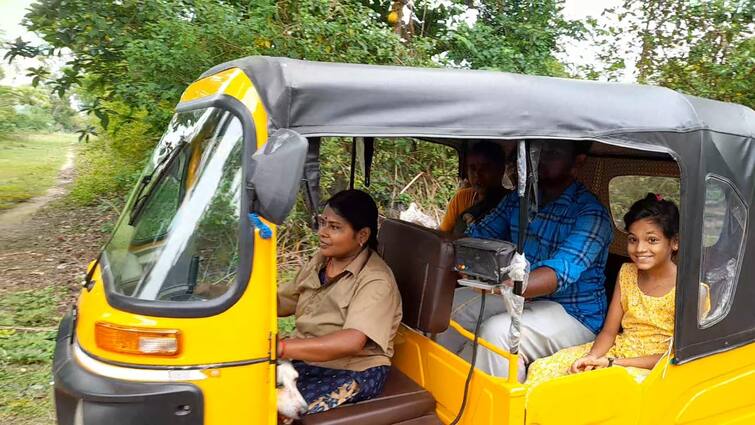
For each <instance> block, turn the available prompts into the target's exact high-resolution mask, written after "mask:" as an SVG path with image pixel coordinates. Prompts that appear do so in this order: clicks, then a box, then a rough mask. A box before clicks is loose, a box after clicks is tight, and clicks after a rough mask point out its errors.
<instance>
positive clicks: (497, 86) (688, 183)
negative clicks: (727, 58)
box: [202, 57, 755, 362]
mask: <svg viewBox="0 0 755 425" xmlns="http://www.w3.org/2000/svg"><path fill="white" fill-rule="evenodd" d="M229 68H240V69H242V70H243V71H244V72H245V73H246V74H247V75H248V76H249V78H250V79H251V80H252V81H253V82H254V85H255V87H256V89H257V90H258V92H259V94H260V96H261V98H262V102H263V104H264V105H265V108H266V109H267V112H268V114H269V118H270V122H269V125H270V126H271V127H272V129H276V128H288V129H292V130H295V131H297V132H299V133H300V134H302V135H304V136H321V135H322V136H324V135H330V136H392V135H395V136H415V137H422V138H427V139H431V140H436V141H437V140H438V139H442V138H444V139H445V140H446V141H448V143H449V144H452V143H457V144H458V139H462V138H492V139H521V138H550V139H592V140H597V141H599V142H603V143H606V144H609V145H614V146H620V147H623V148H630V149H635V150H637V149H638V150H641V151H652V152H656V153H660V154H662V156H663V157H664V158H666V159H667V160H668V159H669V157H668V156H667V155H666V154H668V155H671V157H673V159H674V160H675V161H676V163H677V164H678V166H679V170H680V174H681V192H682V193H681V194H682V199H681V205H680V212H681V223H680V234H681V235H683V237H682V238H681V241H680V252H679V256H678V258H679V265H678V273H679V282H681V284H680V285H679V286H678V287H677V293H676V308H677V315H676V317H677V321H676V323H677V326H676V329H675V333H674V350H675V358H676V361H681V362H685V361H689V360H692V359H695V358H697V357H700V356H703V355H706V354H710V353H714V352H717V351H722V350H726V349H731V348H733V347H737V346H740V345H744V344H748V343H750V342H752V341H755V315H753V314H752V306H751V300H752V299H753V298H755V284H752V282H755V262H753V261H741V259H745V258H753V256H754V255H755V237H752V232H749V231H748V230H749V227H750V226H747V225H745V226H744V228H743V229H741V230H740V231H739V234H744V235H745V239H744V241H743V243H742V251H741V252H740V262H739V265H740V270H739V274H738V282H739V283H738V286H737V289H736V297H735V298H734V301H733V302H732V304H731V309H730V311H729V313H728V315H727V316H726V317H724V318H723V319H722V320H721V321H720V322H719V323H717V324H716V325H715V326H711V327H709V328H704V329H703V328H700V327H698V326H697V305H698V293H699V288H698V285H697V282H699V281H700V278H701V276H700V270H701V253H702V241H703V226H702V224H701V223H703V221H704V217H703V208H704V206H706V205H707V202H706V184H707V182H708V179H709V178H714V179H718V180H720V181H722V182H725V184H728V185H731V187H733V189H734V191H736V194H737V197H738V198H739V199H741V201H742V202H743V205H744V206H745V207H746V208H747V209H748V210H747V211H748V212H747V223H752V222H753V221H754V220H755V208H752V207H751V205H752V203H753V198H754V197H755V143H754V142H755V140H754V139H755V112H753V110H751V109H749V108H747V107H744V106H741V105H735V104H730V103H724V102H716V101H713V100H708V99H702V98H698V97H693V96H686V95H683V94H681V93H677V92H675V91H673V90H669V89H665V88H661V87H651V86H641V85H630V84H614V83H600V82H593V81H578V80H568V79H560V78H549V77H537V76H528V75H517V74H510V73H504V72H487V71H471V70H455V69H428V68H404V67H395V66H375V65H355V64H336V63H317V62H307V61H300V60H292V59H285V58H270V57H249V58H244V59H239V60H236V61H232V62H227V63H224V64H221V65H218V66H216V67H214V68H212V69H210V70H209V71H207V72H206V73H204V74H203V75H202V77H206V76H209V75H212V74H215V73H218V72H220V71H223V70H226V69H229ZM630 172H631V171H630Z"/></svg>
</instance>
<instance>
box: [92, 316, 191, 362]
mask: <svg viewBox="0 0 755 425" xmlns="http://www.w3.org/2000/svg"><path fill="white" fill-rule="evenodd" d="M94 335H95V342H96V343H97V346H98V347H100V348H102V349H103V350H108V351H112V352H115V353H124V354H142V355H143V354H147V355H154V356H177V355H178V354H179V353H180V351H181V333H180V332H179V331H177V330H174V329H149V328H135V327H125V326H118V325H114V324H112V323H105V322H97V323H96V324H95V326H94Z"/></svg>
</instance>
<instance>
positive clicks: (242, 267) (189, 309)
mask: <svg viewBox="0 0 755 425" xmlns="http://www.w3.org/2000/svg"><path fill="white" fill-rule="evenodd" d="M209 107H216V108H220V109H223V110H227V111H229V112H231V113H232V114H233V115H234V116H236V117H237V118H238V119H239V120H240V121H241V126H242V131H243V134H244V149H243V150H244V152H243V159H242V178H243V179H244V180H243V181H247V177H248V173H249V166H250V164H249V160H250V158H251V157H252V154H254V152H255V151H256V150H257V133H256V131H255V127H254V121H252V114H251V111H249V108H247V107H246V106H245V105H244V104H243V103H241V101H239V100H238V99H236V98H235V97H232V96H228V95H225V94H219V95H212V96H208V97H206V98H202V99H198V100H193V101H191V102H183V103H179V104H178V106H176V112H188V111H192V110H196V109H201V108H209ZM248 205H249V197H248V193H247V191H246V190H242V192H241V203H240V208H241V211H240V214H239V217H240V220H239V227H240V234H239V257H240V262H239V272H238V274H237V276H236V285H234V287H233V288H232V289H231V290H229V291H227V292H226V293H225V294H223V295H221V296H220V297H218V298H215V299H212V300H207V301H181V302H177V301H173V302H168V301H153V300H142V299H139V298H134V297H129V296H126V295H123V294H119V293H117V292H115V291H114V289H113V287H112V283H110V282H109V279H108V278H107V273H102V276H103V281H104V284H105V295H106V297H107V301H108V304H110V305H111V306H113V307H115V308H117V309H119V310H123V311H127V312H130V313H136V314H144V315H148V316H156V317H178V318H189V317H208V316H214V315H216V314H220V313H222V312H224V311H226V310H228V309H229V308H230V307H231V306H232V305H234V304H235V303H236V301H238V300H239V298H241V295H242V294H243V293H244V291H245V290H246V287H247V285H248V283H249V278H250V277H251V275H252V257H253V254H254V237H253V236H252V234H253V232H252V227H251V225H250V223H249V220H247V219H246V216H247V208H248ZM102 262H103V263H106V262H107V255H105V256H103V261H102ZM105 268H106V267H105Z"/></svg>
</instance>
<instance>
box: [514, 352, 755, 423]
mask: <svg viewBox="0 0 755 425" xmlns="http://www.w3.org/2000/svg"><path fill="white" fill-rule="evenodd" d="M527 424H539V425H546V424H641V425H655V424H679V425H681V424H689V425H693V424H694V425H702V424H755V344H750V345H747V346H744V347H740V348H737V349H734V350H731V351H728V352H725V353H719V354H715V355H712V356H708V357H705V358H703V359H699V360H695V361H693V362H690V363H686V364H683V365H673V364H670V362H669V360H668V358H667V357H664V358H663V359H661V361H660V362H659V363H658V366H656V367H655V368H654V369H653V370H652V371H651V372H650V375H648V376H647V377H646V378H645V380H644V381H642V383H638V382H637V381H635V380H634V378H632V377H631V376H630V375H629V373H628V372H627V371H626V370H625V369H623V368H620V367H615V368H608V369H603V370H598V371H595V372H589V373H583V374H579V375H571V376H565V377H562V378H558V379H555V380H553V381H551V382H546V383H543V384H542V385H540V386H538V387H537V388H535V389H534V390H533V391H532V393H531V394H530V396H529V398H528V400H527Z"/></svg>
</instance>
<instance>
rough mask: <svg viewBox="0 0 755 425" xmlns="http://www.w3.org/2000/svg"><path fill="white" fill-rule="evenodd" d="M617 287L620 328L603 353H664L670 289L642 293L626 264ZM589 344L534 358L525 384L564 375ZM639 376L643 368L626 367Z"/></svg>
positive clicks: (670, 325) (671, 327) (668, 338)
mask: <svg viewBox="0 0 755 425" xmlns="http://www.w3.org/2000/svg"><path fill="white" fill-rule="evenodd" d="M619 285H620V286H619V287H620V288H621V308H622V309H623V310H624V317H623V318H622V319H621V327H622V328H623V331H622V332H621V333H619V334H618V335H617V336H616V341H615V342H614V345H613V347H611V349H610V350H608V353H606V356H609V357H618V358H627V357H641V356H649V355H652V354H660V353H665V352H666V351H667V350H668V348H669V342H670V341H671V336H672V334H673V332H674V292H675V289H672V290H670V291H669V292H668V293H666V295H663V296H661V297H651V296H649V295H645V294H644V293H643V292H642V291H641V290H640V288H639V287H638V286H637V266H636V265H635V264H634V263H627V264H624V265H623V266H621V271H619ZM590 348H592V343H587V344H583V345H578V346H576V347H570V348H566V349H563V350H561V351H559V352H557V353H556V354H554V355H552V356H550V357H546V358H543V359H539V360H536V361H535V362H533V363H532V365H530V368H529V373H528V375H527V381H526V385H528V386H530V389H531V388H532V387H534V386H536V385H538V384H540V383H542V382H545V381H548V380H551V379H553V378H556V377H559V376H563V375H567V374H568V373H569V368H570V367H571V365H572V364H573V363H574V362H575V361H576V360H577V359H579V358H581V357H583V356H585V355H586V354H587V353H588V352H589V351H590ZM627 370H628V371H629V372H630V373H631V374H632V375H633V376H635V378H637V379H638V380H639V379H642V378H644V377H645V376H646V375H647V374H648V372H649V371H648V370H646V369H638V368H631V367H630V368H627Z"/></svg>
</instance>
